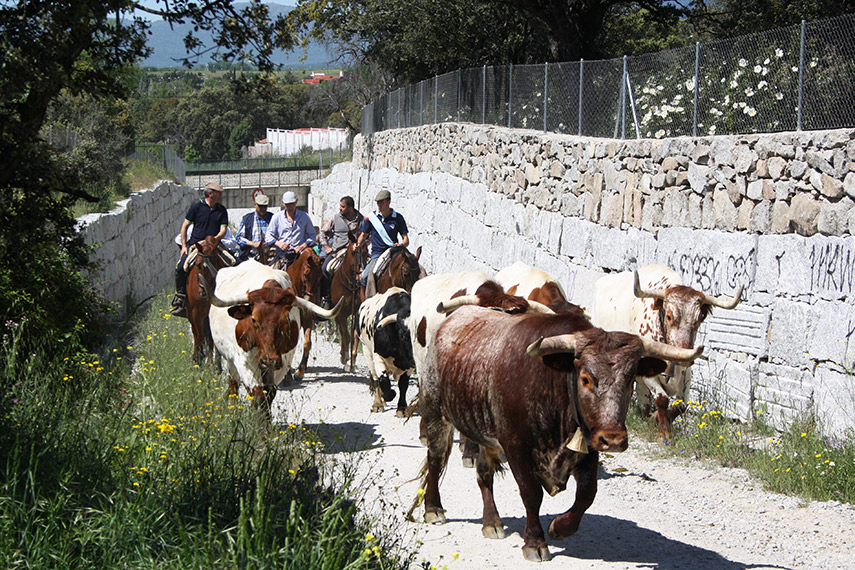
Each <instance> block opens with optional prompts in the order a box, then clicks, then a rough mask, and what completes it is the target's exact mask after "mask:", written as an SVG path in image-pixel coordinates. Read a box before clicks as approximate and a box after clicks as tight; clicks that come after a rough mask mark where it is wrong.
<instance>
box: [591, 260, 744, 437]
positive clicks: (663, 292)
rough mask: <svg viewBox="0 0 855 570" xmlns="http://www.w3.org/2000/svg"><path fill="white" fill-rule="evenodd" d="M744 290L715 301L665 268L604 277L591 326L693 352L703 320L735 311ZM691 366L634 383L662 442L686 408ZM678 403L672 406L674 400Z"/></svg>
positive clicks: (673, 368)
mask: <svg viewBox="0 0 855 570" xmlns="http://www.w3.org/2000/svg"><path fill="white" fill-rule="evenodd" d="M741 296H742V287H741V286H740V287H739V290H738V291H737V292H736V295H734V296H733V297H726V296H724V297H712V296H711V295H707V294H706V293H702V292H700V291H697V290H695V289H693V288H691V287H687V286H685V285H683V282H682V280H681V279H680V276H679V275H678V274H677V273H676V272H675V271H673V270H672V269H669V268H668V267H665V266H662V265H647V266H645V267H642V268H640V269H638V270H637V271H635V272H632V271H624V272H622V273H615V274H613V275H606V276H604V277H601V278H600V279H598V280H597V282H596V283H595V284H594V306H593V319H592V320H593V322H594V324H595V325H597V326H598V327H602V328H604V329H606V330H613V331H624V332H629V333H633V334H637V335H640V336H642V337H644V338H648V339H651V340H655V341H659V342H665V343H668V344H671V345H674V346H678V347H681V348H691V347H692V346H694V344H695V336H696V335H697V333H698V328H699V327H700V326H701V323H702V322H704V319H705V318H706V317H707V316H708V315H709V314H710V313H711V312H712V308H713V307H720V308H722V309H732V308H734V307H736V305H738V304H739V300H740V298H741ZM689 374H690V371H689V370H687V367H683V366H679V365H672V366H669V367H668V370H667V371H666V373H665V374H663V375H660V376H658V377H652V378H644V379H642V380H641V381H639V382H638V383H637V385H636V396H637V399H638V404H639V406H640V407H641V410H642V413H643V415H644V416H645V417H647V416H648V415H649V414H650V412H651V394H652V397H653V403H654V404H655V406H656V414H655V416H656V419H657V425H658V433H659V439H660V440H665V439H668V438H670V437H671V422H673V421H674V419H675V418H676V417H677V416H679V415H680V414H681V413H682V412H683V411H684V410H685V409H686V405H685V403H684V402H683V400H684V398H685V394H686V390H687V388H688V386H687V384H688V381H687V377H688V375H689ZM672 397H673V398H675V399H676V400H677V405H675V406H673V407H670V409H669V400H670V398H672Z"/></svg>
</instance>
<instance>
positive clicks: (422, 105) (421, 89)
mask: <svg viewBox="0 0 855 570" xmlns="http://www.w3.org/2000/svg"><path fill="white" fill-rule="evenodd" d="M424 110H425V82H424V80H422V81H419V126H421V125H424V124H425V120H424V116H423V115H424Z"/></svg>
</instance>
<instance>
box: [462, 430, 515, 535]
mask: <svg viewBox="0 0 855 570" xmlns="http://www.w3.org/2000/svg"><path fill="white" fill-rule="evenodd" d="M460 437H463V436H460ZM466 441H467V442H469V443H470V444H472V445H475V446H476V447H480V452H479V453H478V470H477V471H478V488H479V489H481V500H482V502H483V503H484V511H483V516H482V519H481V534H483V535H484V537H486V538H505V525H504V523H503V522H502V518H501V517H500V516H499V511H498V509H497V508H496V501H495V500H494V497H493V478H494V476H495V474H496V471H498V470H499V468H500V466H501V463H502V459H501V457H499V453H498V452H497V451H496V450H495V449H487V448H485V447H481V446H478V445H477V444H474V443H472V442H471V441H470V440H468V439H467V440H466Z"/></svg>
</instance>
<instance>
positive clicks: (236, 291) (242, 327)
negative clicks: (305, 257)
mask: <svg viewBox="0 0 855 570" xmlns="http://www.w3.org/2000/svg"><path fill="white" fill-rule="evenodd" d="M208 296H209V298H210V299H211V305H212V307H211V313H210V316H209V318H210V320H211V334H212V336H213V338H214V345H215V346H216V347H217V351H219V353H220V354H221V355H222V356H223V357H224V358H225V359H226V361H227V362H228V363H229V385H230V387H231V388H232V390H236V389H242V390H245V391H246V393H248V394H250V395H252V396H253V399H254V401H255V403H256V404H257V405H259V406H262V409H265V410H269V406H270V404H271V403H272V402H273V398H274V397H275V395H276V387H277V386H278V385H279V384H280V383H281V382H282V381H283V380H284V379H285V378H286V375H288V374H289V372H290V368H291V360H292V358H293V356H294V351H295V349H296V347H297V344H298V342H299V340H300V311H301V309H302V310H308V311H311V312H312V313H313V314H315V315H317V316H320V317H323V318H332V317H334V316H335V314H336V312H337V311H338V309H339V307H336V308H334V309H332V310H330V311H327V310H324V309H322V308H321V307H319V306H317V305H315V304H314V303H311V302H309V301H306V300H305V299H301V298H299V297H297V296H296V295H295V293H294V290H293V289H292V288H291V280H290V279H289V278H288V274H287V273H285V272H284V271H280V270H277V269H273V268H272V267H268V266H266V265H262V264H261V263H258V262H257V261H255V260H252V259H250V260H248V261H245V262H243V263H241V264H240V265H238V266H236V267H227V268H225V269H221V270H220V271H219V272H218V273H217V281H216V288H215V291H214V292H211V291H209V292H208Z"/></svg>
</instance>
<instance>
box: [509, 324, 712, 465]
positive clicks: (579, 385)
mask: <svg viewBox="0 0 855 570" xmlns="http://www.w3.org/2000/svg"><path fill="white" fill-rule="evenodd" d="M526 352H527V353H528V354H529V355H530V356H533V357H540V358H541V359H542V361H543V363H544V364H545V365H546V366H548V367H550V368H552V369H555V370H558V371H561V372H569V374H568V380H567V382H568V391H569V393H570V402H571V403H570V407H571V410H570V413H571V415H572V417H573V419H574V420H575V422H576V424H577V425H578V426H579V428H580V429H581V430H582V434H583V435H584V437H585V440H586V441H587V443H588V444H589V445H590V446H591V447H593V448H594V449H596V450H597V451H625V450H626V448H627V445H628V437H627V432H626V424H625V422H626V413H627V410H628V409H629V403H630V399H631V397H632V385H633V381H634V379H635V377H636V376H656V375H657V374H661V373H662V372H663V371H664V370H665V367H666V362H665V361H666V360H668V361H674V362H681V363H687V362H692V361H694V360H695V359H696V358H697V357H698V356H700V355H701V353H702V352H703V347H702V346H701V347H698V348H697V349H686V348H678V347H675V346H671V345H667V344H664V343H660V342H656V341H651V340H648V339H644V338H641V337H638V336H636V335H633V334H629V333H624V332H606V331H604V330H602V329H598V328H587V329H584V330H581V331H578V332H575V333H572V334H563V335H558V336H553V337H548V338H545V339H544V338H541V339H539V340H537V341H536V342H534V343H532V344H531V345H530V346H529V347H528V348H527V350H526Z"/></svg>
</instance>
